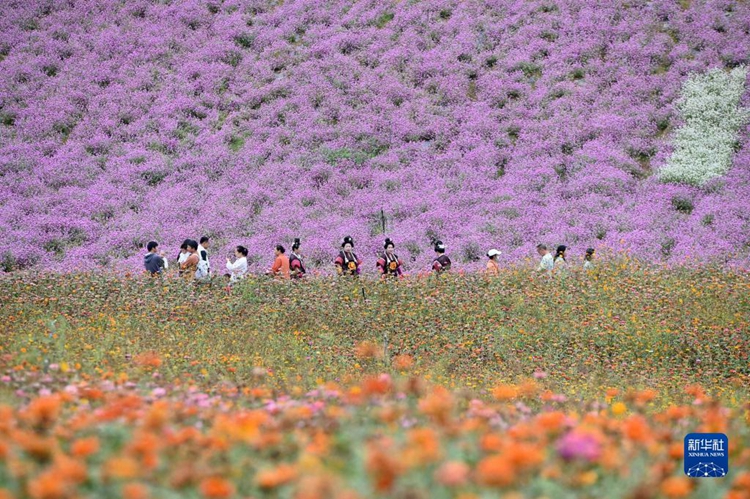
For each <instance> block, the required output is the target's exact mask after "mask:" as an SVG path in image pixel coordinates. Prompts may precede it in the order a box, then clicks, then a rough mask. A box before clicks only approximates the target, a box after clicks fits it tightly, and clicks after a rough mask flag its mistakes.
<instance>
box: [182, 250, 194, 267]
mask: <svg viewBox="0 0 750 499" xmlns="http://www.w3.org/2000/svg"><path fill="white" fill-rule="evenodd" d="M197 264H198V255H196V254H195V253H193V254H192V255H190V256H189V257H187V260H185V261H184V262H182V265H180V268H181V269H187V268H190V266H191V265H197Z"/></svg>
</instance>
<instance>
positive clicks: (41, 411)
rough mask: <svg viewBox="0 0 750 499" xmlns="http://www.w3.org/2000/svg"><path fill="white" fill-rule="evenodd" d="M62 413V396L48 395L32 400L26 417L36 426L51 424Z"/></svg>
mask: <svg viewBox="0 0 750 499" xmlns="http://www.w3.org/2000/svg"><path fill="white" fill-rule="evenodd" d="M59 414H60V397H58V396H57V395H48V396H44V397H39V398H36V399H34V400H32V401H31V403H30V404H29V407H28V408H27V409H26V412H25V413H24V417H25V418H26V419H27V420H28V421H29V422H30V423H31V424H32V425H34V426H49V425H51V424H52V423H54V422H55V420H56V419H57V416H58V415H59Z"/></svg>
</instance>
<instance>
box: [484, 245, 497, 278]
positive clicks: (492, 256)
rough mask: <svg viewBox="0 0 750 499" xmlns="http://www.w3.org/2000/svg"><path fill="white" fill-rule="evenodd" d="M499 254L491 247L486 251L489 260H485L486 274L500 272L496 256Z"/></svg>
mask: <svg viewBox="0 0 750 499" xmlns="http://www.w3.org/2000/svg"><path fill="white" fill-rule="evenodd" d="M498 256H500V252H499V251H498V250H496V249H491V250H489V251H488V252H487V257H488V258H489V260H487V270H485V273H486V274H487V275H492V276H494V275H499V274H500V264H499V263H498V262H497V257H498Z"/></svg>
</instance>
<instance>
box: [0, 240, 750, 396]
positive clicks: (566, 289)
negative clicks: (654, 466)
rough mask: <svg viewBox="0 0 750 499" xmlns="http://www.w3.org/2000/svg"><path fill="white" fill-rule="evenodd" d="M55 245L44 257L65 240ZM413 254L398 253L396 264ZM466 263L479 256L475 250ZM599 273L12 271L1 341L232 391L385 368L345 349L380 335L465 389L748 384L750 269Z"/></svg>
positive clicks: (36, 354) (419, 367)
mask: <svg viewBox="0 0 750 499" xmlns="http://www.w3.org/2000/svg"><path fill="white" fill-rule="evenodd" d="M58 243H59V244H58V246H59V248H50V249H51V250H55V249H63V248H64V247H65V246H66V245H68V244H70V243H69V242H62V241H59V242H58ZM414 247H415V248H418V246H414ZM665 250H669V242H668V241H665ZM411 251H412V250H411V249H410V248H409V247H407V246H405V247H404V255H402V256H403V257H407V258H408V256H409V253H410V252H411ZM463 253H464V255H462V257H463V258H467V259H470V260H475V259H477V258H482V257H483V255H482V254H481V253H483V251H482V249H481V248H479V247H478V246H477V247H475V248H464V249H463ZM571 265H572V266H573V265H577V264H575V263H571ZM8 266H9V267H11V268H12V264H9V265H8ZM597 269H598V270H597V271H595V272H593V273H580V274H577V273H573V274H571V275H569V276H567V278H566V279H560V280H552V281H551V280H548V279H529V275H530V271H529V269H523V268H513V269H506V270H504V271H503V272H502V273H501V275H500V276H499V277H498V278H496V279H486V278H485V277H483V276H480V275H467V276H459V275H447V276H445V277H443V278H436V277H434V276H432V277H430V278H427V279H418V278H414V277H411V278H409V279H407V280H404V281H401V282H398V283H393V282H379V281H370V280H368V279H366V278H362V279H360V280H356V281H349V280H340V279H339V280H328V279H314V278H312V279H309V280H308V281H307V282H303V283H280V282H275V281H270V280H265V279H262V278H261V279H258V278H248V279H246V280H245V281H243V282H241V283H239V284H238V285H237V286H235V287H234V288H233V289H232V292H231V293H229V294H227V292H226V291H225V289H224V285H223V284H222V283H221V282H220V280H218V279H217V282H216V283H212V284H208V285H203V286H196V285H191V284H188V283H185V282H183V281H181V280H178V279H176V278H172V277H166V278H164V279H145V278H144V279H141V278H123V277H120V276H115V275H105V274H71V275H55V274H40V275H32V274H25V273H23V272H21V273H15V274H10V275H6V276H5V277H3V289H4V290H5V293H6V301H5V303H4V314H3V317H4V318H3V319H0V325H2V326H3V331H4V335H3V339H2V342H1V343H0V344H1V345H2V347H3V351H4V352H12V353H14V355H18V360H17V361H18V362H21V361H24V362H28V363H29V364H30V365H41V363H42V362H43V360H44V358H47V357H49V359H50V361H51V362H57V363H60V362H64V361H67V362H80V363H81V364H82V371H83V372H95V371H96V370H97V369H109V370H112V371H114V372H120V371H126V372H127V371H128V370H130V369H132V366H131V365H130V364H129V362H128V361H127V360H126V355H131V356H132V355H135V354H137V353H139V352H142V351H155V352H157V353H158V354H159V355H160V357H161V358H162V359H163V360H164V364H165V372H167V373H170V374H168V376H173V377H175V378H176V377H181V376H187V375H188V374H189V373H190V372H193V370H194V368H193V367H192V365H193V364H192V363H197V365H200V366H201V367H202V368H205V369H207V370H209V371H210V372H211V373H214V374H213V379H221V377H225V376H230V374H229V371H228V369H229V368H230V367H231V368H232V369H233V371H232V374H231V378H232V379H233V380H235V381H237V382H240V383H241V382H243V381H247V380H248V379H250V378H251V377H252V372H251V370H252V366H257V365H262V366H265V367H268V368H271V369H272V370H273V371H274V372H276V373H277V376H276V377H275V378H274V382H275V383H277V384H278V385H279V386H281V387H289V386H291V385H299V386H304V387H307V388H311V387H314V386H315V379H316V378H318V377H320V378H322V379H334V378H336V377H342V376H347V377H350V378H351V377H352V376H354V377H355V378H356V377H357V376H366V375H368V374H372V373H376V372H382V371H383V370H387V369H388V362H387V358H386V359H384V360H382V361H373V362H372V363H369V364H367V365H362V366H361V367H360V368H353V365H354V363H355V362H356V359H355V358H354V347H355V345H357V344H359V343H360V342H362V341H365V340H367V341H371V342H375V343H376V344H379V345H383V346H384V348H386V346H385V345H384V343H383V342H384V338H385V337H387V338H388V341H387V348H386V350H387V354H388V356H394V355H398V354H402V353H404V354H409V355H411V356H413V357H414V359H415V361H416V366H415V369H416V370H415V373H416V374H418V375H422V376H428V377H429V378H430V379H432V380H434V381H437V382H440V383H445V384H451V385H456V386H465V387H467V388H470V389H481V388H483V387H488V386H492V385H493V384H494V383H497V382H498V381H502V380H505V381H516V380H519V379H523V378H524V377H527V376H528V375H529V374H530V373H533V372H534V371H535V370H543V371H545V372H547V373H548V374H549V378H548V380H547V381H549V383H550V385H551V386H553V387H554V388H555V389H557V390H561V391H562V392H569V391H571V390H572V391H576V392H577V393H582V392H586V391H587V390H591V392H592V393H594V392H597V393H599V392H600V391H601V389H602V387H606V386H619V387H631V386H641V387H643V386H653V387H654V388H657V389H663V390H666V391H680V390H682V389H683V388H684V379H685V377H688V378H690V379H694V378H696V377H700V379H702V380H708V381H706V382H707V383H709V384H710V385H712V386H714V387H716V388H718V387H720V386H722V385H724V383H725V380H728V379H732V378H733V377H735V376H740V375H742V376H747V375H750V368H749V367H748V364H747V358H746V357H747V354H748V351H750V339H749V338H748V337H747V334H746V331H747V330H748V329H749V328H750V322H749V321H750V319H748V316H747V314H745V313H744V311H746V310H748V309H750V297H748V295H747V293H737V292H734V291H733V290H737V289H745V288H746V287H747V286H748V285H750V276H748V275H747V274H746V273H733V272H729V271H726V270H725V269H712V268H701V269H689V268H673V269H670V270H659V269H654V268H649V267H642V266H640V265H639V264H637V263H635V262H633V261H628V260H622V261H617V262H612V263H609V264H602V265H597ZM31 283H33V287H31V286H30V284H31ZM624 289H627V292H623V290H624ZM8 317H13V318H14V319H13V320H9V319H8ZM58 317H63V318H65V320H66V322H67V324H68V325H69V327H68V326H66V327H67V329H66V339H65V345H63V346H62V347H59V348H57V349H56V350H55V351H54V352H50V347H49V345H46V344H44V343H40V342H43V340H44V338H45V337H46V335H47V334H48V332H47V329H48V328H47V326H46V324H47V323H48V322H49V321H50V320H55V319H56V318H58ZM717 330H720V331H722V339H721V341H716V338H715V331H717ZM32 347H33V348H32ZM34 348H35V349H36V350H34ZM22 349H24V350H25V353H21V352H22ZM216 377H218V378H216Z"/></svg>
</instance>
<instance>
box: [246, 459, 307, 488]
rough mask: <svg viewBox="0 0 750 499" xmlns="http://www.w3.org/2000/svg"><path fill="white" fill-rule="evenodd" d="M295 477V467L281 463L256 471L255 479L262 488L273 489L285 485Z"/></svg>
mask: <svg viewBox="0 0 750 499" xmlns="http://www.w3.org/2000/svg"><path fill="white" fill-rule="evenodd" d="M296 477H297V468H295V467H294V466H292V465H291V464H286V463H282V464H280V465H278V466H277V467H275V468H272V469H267V470H262V471H259V472H258V475H257V476H256V477H255V481H256V482H257V484H258V486H259V487H261V488H263V489H273V488H276V487H280V486H282V485H285V484H287V483H289V482H291V481H292V480H294V479H295V478H296Z"/></svg>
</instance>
